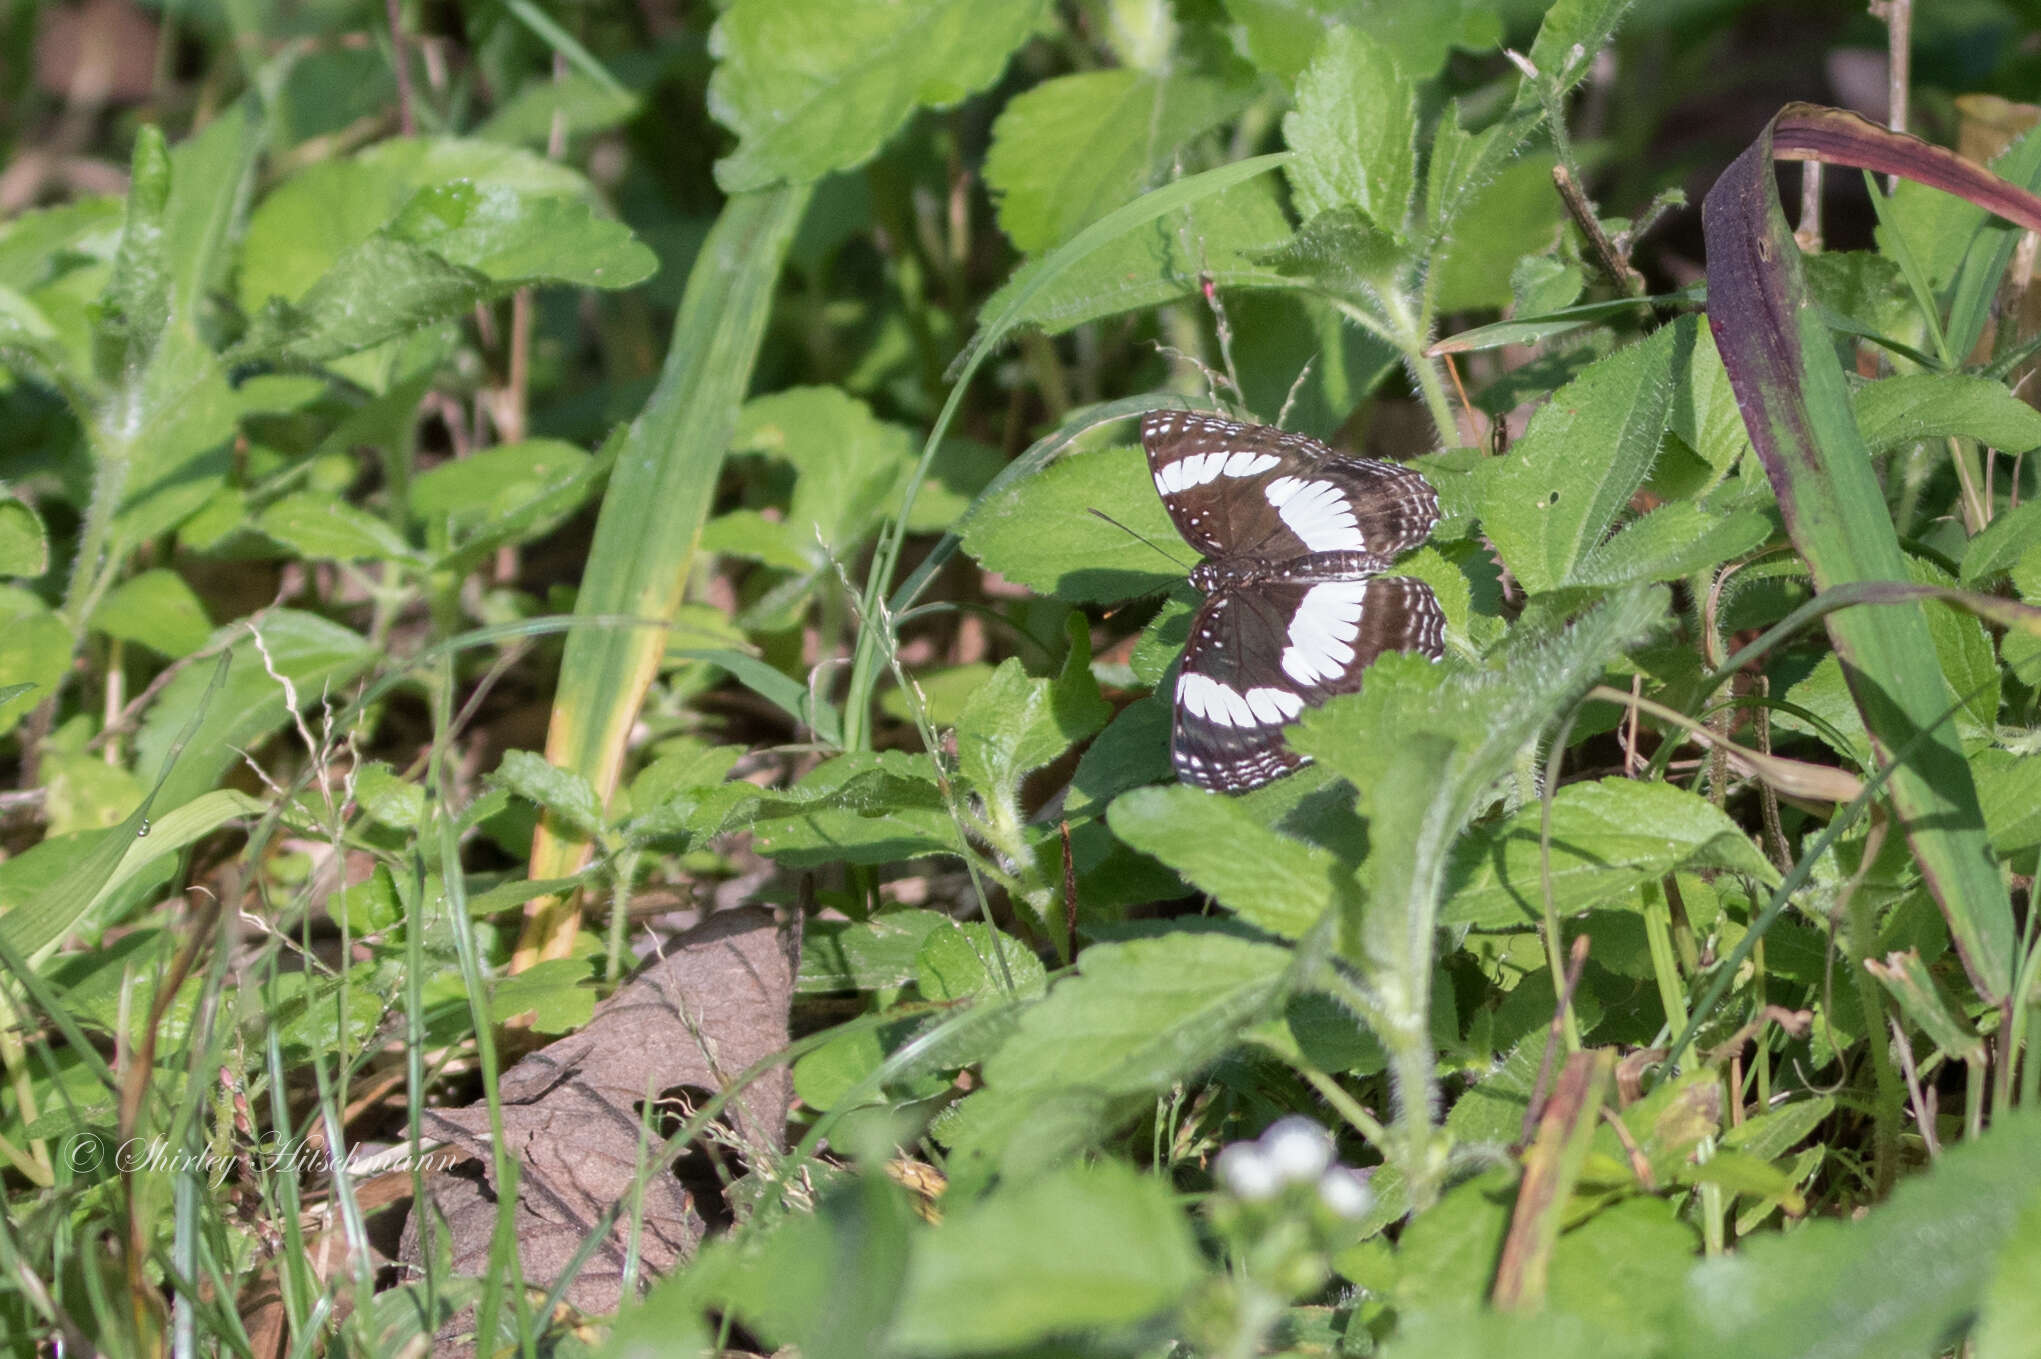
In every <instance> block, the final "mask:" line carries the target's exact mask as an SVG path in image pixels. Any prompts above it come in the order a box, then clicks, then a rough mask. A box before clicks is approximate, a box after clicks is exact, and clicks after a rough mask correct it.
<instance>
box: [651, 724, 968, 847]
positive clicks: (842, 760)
mask: <svg viewBox="0 0 2041 1359" xmlns="http://www.w3.org/2000/svg"><path fill="white" fill-rule="evenodd" d="M746 826H749V827H751V828H752V831H753V834H754V836H755V840H754V846H755V848H757V850H758V852H759V853H761V854H764V855H767V856H768V857H771V858H773V859H776V860H778V861H779V862H781V863H785V864H789V865H793V866H808V865H814V864H823V863H829V862H832V861H846V862H850V863H868V864H879V863H892V862H894V861H896V860H900V859H912V858H918V857H920V856H922V855H926V854H955V853H957V852H958V846H957V828H956V823H955V822H953V821H952V820H951V819H950V814H949V812H948V810H947V809H946V808H945V807H944V805H943V800H942V794H941V792H940V790H938V789H937V787H936V784H935V778H934V775H933V773H932V771H931V770H930V767H929V763H928V758H927V757H926V756H921V755H909V754H907V753H906V752H904V751H897V750H890V751H879V752H872V751H862V752H859V751H852V752H846V753H845V754H842V755H839V756H837V757H836V758H834V759H832V760H827V761H825V762H824V763H822V764H820V765H818V766H816V768H815V769H814V770H812V771H811V772H810V773H809V774H808V775H807V777H805V778H803V779H802V780H801V781H800V782H799V783H797V784H795V785H794V786H793V787H792V788H787V789H760V788H755V787H753V786H752V785H750V784H747V783H734V784H724V785H722V786H721V787H719V788H716V789H714V790H712V791H711V794H710V795H709V796H705V797H703V798H702V799H701V805H700V808H699V810H698V811H697V812H696V814H695V815H694V817H693V818H692V823H691V827H690V828H691V829H692V830H693V832H694V833H695V835H696V836H698V837H704V836H710V835H718V834H723V833H725V832H727V831H731V830H737V829H741V828H743V827H746Z"/></svg>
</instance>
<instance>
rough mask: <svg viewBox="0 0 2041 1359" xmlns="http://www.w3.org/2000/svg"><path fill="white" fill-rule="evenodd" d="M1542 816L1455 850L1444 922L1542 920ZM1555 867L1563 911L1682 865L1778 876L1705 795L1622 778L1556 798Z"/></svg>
mask: <svg viewBox="0 0 2041 1359" xmlns="http://www.w3.org/2000/svg"><path fill="white" fill-rule="evenodd" d="M1543 819H1544V810H1543V808H1542V807H1540V806H1537V805H1533V806H1529V807H1526V808H1524V809H1523V810H1522V811H1519V812H1517V813H1516V814H1515V815H1513V816H1511V817H1510V818H1509V819H1508V820H1506V821H1503V822H1501V823H1500V824H1498V825H1496V826H1493V827H1484V828H1483V829H1481V830H1477V831H1475V832H1474V833H1472V834H1470V835H1469V836H1467V838H1466V839H1465V840H1463V841H1462V842H1461V843H1460V844H1459V845H1457V846H1455V847H1454V851H1453V866H1452V869H1451V870H1450V877H1451V880H1452V884H1453V885H1452V889H1451V891H1452V895H1451V896H1450V897H1449V898H1448V899H1447V901H1446V904H1445V907H1444V909H1443V910H1442V912H1441V915H1440V919H1441V921H1442V922H1443V923H1446V924H1452V925H1472V926H1474V927H1476V928H1477V929H1496V928H1502V927H1507V926H1522V925H1533V924H1536V923H1537V922H1538V921H1540V920H1542V919H1543V918H1544V904H1543V903H1544V886H1543V869H1542V868H1541V864H1540V859H1541V856H1540V852H1539V843H1540V835H1541V831H1540V827H1541V824H1542V822H1543ZM1550 863H1551V878H1552V898H1553V902H1554V905H1555V906H1556V908H1557V909H1558V910H1559V912H1560V913H1561V914H1562V915H1566V914H1570V913H1572V912H1574V911H1578V910H1583V909H1585V908H1587V907H1589V906H1595V905H1600V904H1603V903H1606V902H1611V901H1615V900H1617V899H1618V898H1622V897H1625V896H1627V895H1628V894H1630V893H1631V892H1633V891H1634V890H1635V889H1636V887H1637V886H1638V885H1639V884H1640V883H1646V882H1653V881H1656V880H1657V879H1659V878H1662V877H1664V876H1665V875H1666V874H1668V873H1671V872H1673V871H1674V870H1675V869H1681V868H1715V869H1727V870H1729V871H1731V872H1735V873H1742V874H1746V875H1748V876H1749V877H1752V878H1754V879H1756V880H1757V881H1759V882H1762V883H1765V884H1767V885H1772V884H1776V883H1777V882H1778V880H1779V871H1778V869H1776V868H1774V867H1773V866H1772V865H1771V863H1770V862H1769V861H1768V860H1766V858H1765V857H1764V855H1762V854H1760V853H1759V852H1758V849H1757V846H1756V845H1753V844H1752V843H1751V841H1750V837H1749V836H1748V835H1746V834H1744V832H1743V831H1742V829H1741V828H1740V827H1738V826H1737V824H1736V823H1735V822H1734V821H1732V820H1730V819H1729V817H1728V816H1727V815H1725V814H1724V813H1723V812H1722V811H1720V810H1719V809H1718V808H1716V807H1715V806H1714V805H1713V804H1712V803H1710V802H1709V801H1708V800H1707V799H1705V798H1701V797H1697V796H1695V795H1694V794H1692V793H1689V792H1687V791H1686V790H1685V789H1683V788H1676V787H1674V786H1672V785H1671V784H1667V783H1643V782H1640V781H1638V780H1635V779H1622V778H1608V779H1601V780H1599V781H1597V782H1594V783H1573V784H1568V785H1567V786H1566V787H1564V788H1562V789H1560V790H1559V791H1558V792H1557V793H1556V794H1554V795H1553V798H1552V831H1551V860H1550Z"/></svg>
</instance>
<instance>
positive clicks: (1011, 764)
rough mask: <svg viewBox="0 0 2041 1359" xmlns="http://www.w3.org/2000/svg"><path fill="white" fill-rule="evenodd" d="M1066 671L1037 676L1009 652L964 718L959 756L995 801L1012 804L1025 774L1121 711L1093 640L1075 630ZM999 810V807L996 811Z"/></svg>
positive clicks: (959, 721)
mask: <svg viewBox="0 0 2041 1359" xmlns="http://www.w3.org/2000/svg"><path fill="white" fill-rule="evenodd" d="M1072 635H1073V640H1074V642H1075V645H1073V646H1072V648H1071V651H1070V656H1069V659H1068V661H1067V662H1066V664H1065V665H1064V667H1063V673H1062V674H1061V675H1058V676H1057V677H1056V678H1055V679H1053V680H1046V679H1035V678H1033V677H1032V676H1030V675H1029V674H1028V673H1027V671H1026V670H1024V669H1023V668H1022V667H1021V663H1020V661H1019V660H1008V661H1006V662H1005V663H1003V664H1002V665H1001V666H1000V667H999V669H997V670H995V671H993V672H992V678H991V679H990V680H988V681H987V682H986V684H985V686H984V687H983V688H981V689H980V690H979V691H978V692H977V693H975V694H973V695H972V696H971V701H970V702H969V703H967V704H966V705H965V706H964V711H963V714H962V715H961V716H959V717H958V718H957V764H958V767H959V768H960V769H961V770H962V771H963V775H964V778H965V780H966V781H967V782H969V783H970V785H971V786H972V787H973V788H975V789H977V790H978V792H979V793H980V794H981V795H982V796H984V797H985V798H986V799H987V801H988V802H989V803H994V804H996V805H999V806H1005V807H1012V806H1013V805H1014V804H1015V802H1016V800H1017V799H1018V797H1019V795H1020V780H1021V777H1022V776H1023V775H1025V774H1028V773H1030V772H1032V771H1034V770H1036V769H1040V768H1041V767H1042V766H1043V765H1045V764H1047V763H1049V761H1051V760H1053V759H1055V758H1056V757H1057V756H1058V755H1061V754H1062V753H1063V752H1064V751H1066V750H1068V749H1070V747H1071V746H1073V745H1075V744H1076V743H1077V742H1079V741H1081V740H1083V739H1084V738H1085V737H1087V736H1089V735H1091V734H1092V733H1093V732H1095V731H1097V730H1098V729H1099V728H1100V727H1103V726H1104V725H1105V724H1106V719H1108V718H1110V717H1111V716H1112V715H1113V710H1112V707H1111V705H1110V704H1108V703H1107V702H1106V701H1105V699H1104V698H1103V697H1101V696H1100V694H1099V689H1098V681H1097V680H1096V679H1094V678H1093V677H1092V673H1091V647H1090V644H1089V641H1088V639H1087V637H1086V635H1085V633H1084V631H1083V630H1082V628H1081V627H1079V628H1074V629H1073V630H1072ZM995 814H996V813H995Z"/></svg>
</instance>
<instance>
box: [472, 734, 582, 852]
mask: <svg viewBox="0 0 2041 1359" xmlns="http://www.w3.org/2000/svg"><path fill="white" fill-rule="evenodd" d="M489 781H490V782H491V783H493V784H496V785H497V786H498V787H502V788H508V789H509V790H510V791H511V792H513V793H515V794H517V796H519V797H521V798H523V799H524V800H525V801H527V802H531V803H535V804H537V805H538V806H539V807H540V808H541V809H543V810H545V811H549V812H551V813H553V814H554V815H555V816H559V817H561V818H563V819H565V820H566V822H567V823H568V824H569V825H571V826H572V827H573V828H574V829H575V831H576V832H577V833H579V834H582V835H587V836H593V835H596V834H598V833H600V832H601V830H602V822H603V817H602V799H600V798H598V797H597V796H596V795H595V789H594V788H593V787H591V786H590V785H589V782H588V780H587V779H585V778H583V777H581V776H580V775H579V774H575V773H572V772H571V771H569V770H565V769H561V768H559V767H558V766H557V765H551V764H548V763H546V757H545V756H543V755H540V754H539V753H538V752H536V751H531V750H506V751H505V752H503V763H501V764H499V765H497V766H496V771H495V772H494V773H493V774H491V775H490V776H489Z"/></svg>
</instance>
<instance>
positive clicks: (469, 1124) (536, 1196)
mask: <svg viewBox="0 0 2041 1359" xmlns="http://www.w3.org/2000/svg"><path fill="white" fill-rule="evenodd" d="M799 952H800V930H799V926H798V924H789V925H787V926H784V927H782V926H781V925H779V924H778V923H777V922H776V921H775V919H774V916H773V913H772V912H771V911H770V910H767V909H765V908H763V907H757V906H752V907H745V908H742V909H739V910H734V911H723V912H719V913H717V914H716V915H713V916H711V917H710V918H709V919H708V920H706V921H704V922H703V923H702V924H701V925H699V926H697V927H696V928H695V929H692V930H690V931H688V932H687V933H686V934H684V935H682V936H680V937H679V938H678V939H677V940H675V941H674V942H673V944H672V945H670V946H669V947H668V950H667V953H666V956H665V957H664V958H662V959H661V960H660V961H658V962H656V963H654V964H653V965H652V966H651V967H649V968H647V969H646V970H645V971H644V972H643V973H642V974H641V975H640V976H639V977H638V978H637V979H636V980H634V981H632V982H631V983H630V984H629V985H627V986H626V987H624V989H623V990H621V991H619V992H618V993H617V994H616V995H614V996H612V997H610V998H609V999H608V1000H607V1001H605V1002H603V1004H602V1005H600V1006H598V1007H597V1009H596V1012H595V1017H594V1018H593V1019H591V1020H590V1021H589V1023H588V1026H587V1027H586V1028H584V1029H582V1030H581V1032H579V1033H576V1034H572V1035H569V1036H568V1037H566V1038H563V1039H561V1040H560V1041H558V1042H556V1043H552V1044H549V1045H548V1046H547V1047H545V1048H542V1049H540V1050H539V1051H537V1052H534V1053H532V1054H531V1055H530V1056H528V1057H526V1058H525V1059H524V1060H523V1061H521V1062H519V1063H518V1064H517V1065H516V1066H514V1067H512V1068H511V1069H510V1070H509V1071H507V1072H505V1073H504V1074H503V1077H502V1080H501V1081H500V1082H499V1090H500V1091H501V1094H502V1098H503V1131H504V1141H505V1144H506V1146H507V1147H508V1148H509V1150H510V1153H511V1154H512V1155H515V1156H516V1157H517V1158H518V1161H519V1166H518V1176H519V1179H518V1202H517V1209H516V1228H517V1240H518V1256H519V1260H520V1262H521V1264H522V1267H523V1272H524V1281H525V1283H526V1284H527V1285H528V1286H531V1287H536V1288H550V1287H551V1286H552V1285H553V1283H554V1282H555V1281H557V1280H558V1279H559V1278H560V1277H561V1275H562V1274H563V1273H564V1272H565V1271H566V1268H567V1266H568V1264H569V1263H570V1262H571V1261H572V1259H573V1257H574V1255H575V1253H576V1252H577V1251H579V1250H580V1249H581V1244H582V1242H583V1240H584V1239H586V1237H587V1236H588V1234H589V1233H590V1232H591V1231H593V1230H594V1229H595V1226H596V1224H597V1223H598V1222H599V1221H600V1220H601V1218H602V1216H603V1214H604V1213H606V1212H607V1211H609V1209H610V1208H611V1206H612V1205H614V1204H617V1203H619V1202H623V1203H625V1204H626V1208H625V1210H624V1212H623V1213H622V1214H621V1216H620V1217H619V1218H618V1220H617V1222H616V1224H615V1225H614V1227H613V1228H612V1229H611V1231H610V1234H609V1237H608V1239H607V1240H605V1241H604V1242H603V1243H602V1244H601V1245H599V1246H597V1247H596V1248H595V1250H594V1251H593V1252H592V1253H591V1254H590V1256H589V1258H588V1260H587V1262H586V1263H585V1264H584V1265H583V1266H582V1268H581V1269H580V1271H579V1272H578V1273H577V1274H576V1275H575V1277H574V1279H573V1282H572V1283H570V1284H569V1285H568V1287H567V1290H566V1295H565V1296H566V1299H567V1301H568V1302H570V1303H572V1304H573V1305H574V1306H575V1307H576V1308H578V1309H579V1310H580V1311H582V1312H584V1313H590V1314H597V1315H600V1314H603V1313H607V1312H613V1311H615V1310H616V1308H617V1306H618V1305H619V1303H620V1302H621V1300H622V1286H623V1268H624V1260H625V1255H626V1252H627V1250H628V1249H629V1247H630V1238H631V1229H632V1220H633V1213H632V1211H631V1209H630V1207H629V1204H628V1200H629V1196H630V1195H631V1194H632V1193H633V1183H632V1181H633V1176H634V1175H635V1173H636V1171H637V1167H638V1164H639V1161H640V1158H641V1157H642V1156H643V1155H644V1148H645V1147H646V1146H648V1145H649V1146H651V1147H654V1148H656V1147H657V1145H658V1139H657V1137H656V1135H653V1134H643V1133H641V1132H640V1121H641V1114H640V1112H639V1111H640V1108H641V1106H643V1105H644V1103H645V1101H646V1099H647V1097H648V1095H649V1096H651V1097H654V1098H656V1097H657V1096H659V1095H660V1094H661V1093H662V1092H665V1091H670V1090H674V1089H676V1088H691V1089H694V1090H697V1091H707V1092H710V1093H718V1092H721V1091H723V1090H724V1089H726V1088H728V1087H729V1086H730V1085H731V1084H732V1083H733V1082H734V1081H735V1079H736V1077H737V1076H738V1075H739V1074H740V1073H741V1072H743V1071H744V1069H745V1068H746V1067H748V1066H750V1065H752V1064H753V1063H754V1062H757V1061H759V1060H761V1059H763V1058H766V1057H769V1056H771V1055H772V1054H773V1053H775V1052H778V1051H780V1050H781V1049H782V1048H784V1047H786V1046H787V1007H788V1003H789V1001H790V999H791V997H792V995H793V989H794V978H795V976H796V975H797V974H798V972H799ZM792 1102H793V1078H792V1075H791V1073H790V1072H789V1071H788V1070H787V1069H786V1068H785V1067H783V1066H782V1067H778V1068H775V1069H774V1070H772V1071H770V1072H768V1073H767V1074H766V1075H764V1076H762V1077H760V1078H759V1079H758V1080H756V1081H753V1082H752V1083H751V1084H750V1085H748V1086H746V1087H744V1089H743V1090H742V1091H740V1092H739V1093H738V1094H737V1095H736V1096H735V1097H734V1098H733V1099H732V1100H731V1102H730V1105H729V1106H728V1108H729V1111H730V1112H731V1113H732V1114H733V1115H734V1121H735V1123H736V1126H737V1130H738V1133H739V1136H740V1138H741V1140H742V1142H743V1144H744V1145H745V1146H747V1147H751V1148H759V1149H770V1150H772V1151H777V1150H779V1149H781V1148H782V1147H783V1146H784V1145H785V1140H784V1139H785V1132H786V1122H787V1111H788V1108H789V1107H790V1105H791V1104H792ZM424 1127H425V1131H426V1132H427V1133H428V1134H429V1135H431V1136H434V1137H438V1138H442V1139H444V1140H445V1141H447V1142H449V1143H451V1144H452V1145H453V1146H454V1147H455V1148H456V1149H458V1150H460V1151H464V1152H467V1153H468V1154H469V1155H470V1156H471V1157H473V1158H475V1159H474V1160H472V1161H467V1162H464V1163H463V1164H462V1165H461V1166H460V1167H457V1168H456V1169H455V1171H453V1172H452V1173H444V1174H437V1175H434V1176H432V1177H430V1178H429V1179H428V1180H427V1182H426V1190H427V1196H428V1197H429V1198H430V1199H431V1200H432V1202H433V1204H434V1206H435V1207H436V1208H437V1209H438V1212H439V1215H440V1216H441V1217H442V1218H443V1219H444V1220H445V1223H446V1230H447V1234H448V1237H449V1238H450V1241H451V1251H452V1261H453V1269H454V1272H455V1273H457V1274H471V1275H472V1274H480V1273H481V1272H482V1271H483V1270H485V1269H486V1268H487V1264H488V1258H489V1240H490V1236H491V1234H492V1233H493V1232H494V1230H495V1226H496V1208H497V1200H496V1190H497V1185H496V1183H495V1161H494V1158H493V1152H492V1150H491V1146H490V1135H489V1110H488V1107H487V1106H486V1105H484V1104H480V1103H478V1104H474V1105H470V1106H469V1107H467V1108H464V1109H429V1110H426V1111H425V1113H424ZM636 1218H637V1222H638V1233H637V1236H638V1239H637V1249H638V1278H639V1279H640V1280H641V1281H644V1280H648V1279H650V1278H652V1277H656V1276H657V1275H659V1274H663V1273H665V1272H666V1271H668V1270H670V1269H672V1268H673V1266H674V1265H676V1264H678V1263H679V1262H680V1261H681V1260H683V1259H686V1258H687V1257H688V1256H690V1255H691V1254H693V1252H694V1248H695V1246H696V1244H697V1243H698V1242H699V1241H700V1240H701V1237H702V1234H703V1231H704V1230H705V1224H704V1221H703V1218H702V1215H701V1214H700V1213H699V1212H698V1211H697V1210H696V1208H695V1205H694V1203H693V1202H692V1201H691V1199H690V1197H689V1195H688V1192H687V1190H686V1189H685V1188H684V1187H683V1186H682V1184H681V1182H680V1181H679V1180H678V1179H677V1178H675V1177H674V1176H673V1175H672V1174H671V1173H665V1174H658V1175H654V1176H653V1177H652V1178H651V1179H650V1181H649V1182H648V1183H647V1184H646V1185H645V1188H644V1195H643V1200H642V1205H641V1207H640V1208H639V1210H638V1212H637V1214H636ZM419 1226H420V1214H419V1213H418V1212H417V1211H414V1212H413V1213H412V1217H411V1221H410V1222H409V1223H408V1224H407V1225H406V1227H405V1229H404V1244H403V1250H402V1258H403V1259H404V1261H405V1262H406V1263H409V1264H413V1265H416V1264H418V1263H420V1262H421V1261H422V1260H423V1259H424V1258H425V1255H426V1251H425V1250H424V1248H423V1244H422V1242H421V1236H420V1231H419ZM436 1231H437V1228H435V1232H436ZM456 1324H459V1323H456ZM469 1324H472V1322H470V1323H469Z"/></svg>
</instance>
